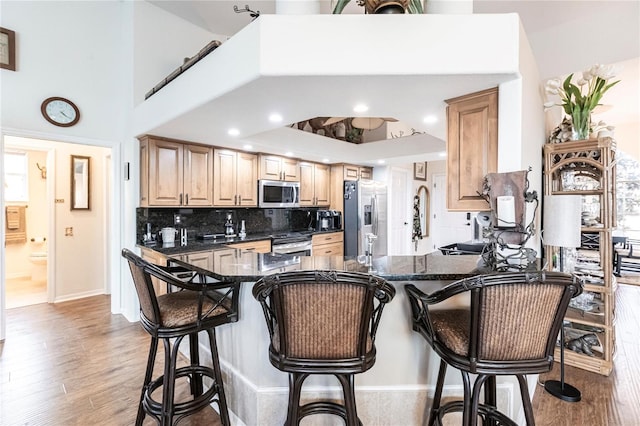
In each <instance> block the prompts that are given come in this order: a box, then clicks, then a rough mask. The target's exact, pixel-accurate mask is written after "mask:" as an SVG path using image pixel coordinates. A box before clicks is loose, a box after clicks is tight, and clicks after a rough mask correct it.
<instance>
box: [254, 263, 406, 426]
mask: <svg viewBox="0 0 640 426" xmlns="http://www.w3.org/2000/svg"><path fill="white" fill-rule="evenodd" d="M394 295H395V289H394V288H393V286H391V285H390V284H389V283H387V282H386V281H385V280H383V279H382V278H378V277H375V276H373V275H367V274H361V273H349V272H338V271H304V272H298V271H294V272H285V273H282V274H276V275H270V276H267V277H264V278H263V279H261V280H260V281H258V282H257V283H256V284H255V285H254V287H253V296H254V297H255V298H256V299H257V300H258V301H259V302H260V303H261V304H262V309H263V311H264V315H265V319H266V320H267V328H268V329H269V336H270V337H271V344H270V345H269V361H271V364H272V365H273V366H274V367H276V368H277V369H278V370H281V371H285V372H287V373H289V407H288V411H287V419H286V422H285V425H288V426H292V425H298V424H299V422H300V420H301V419H302V418H303V417H306V416H308V415H311V414H321V413H322V414H334V415H338V416H340V417H342V418H343V419H344V421H345V423H346V424H347V426H354V425H357V424H361V423H360V420H359V419H358V413H357V410H356V398H355V392H354V385H353V376H354V374H357V373H362V372H364V371H367V370H368V369H370V368H371V367H372V366H373V364H374V363H375V360H376V348H375V345H374V342H375V337H376V330H377V328H378V324H379V322H380V317H381V315H382V309H383V308H384V305H385V304H386V303H388V302H390V301H391V299H393V297H394ZM310 374H331V375H334V376H336V378H337V379H338V380H339V381H340V384H341V385H342V389H343V395H344V404H338V403H336V402H332V401H324V400H323V401H314V402H310V403H307V404H305V405H303V406H300V394H301V391H302V384H303V382H304V380H305V379H306V378H307V377H308V376H309V375H310Z"/></svg>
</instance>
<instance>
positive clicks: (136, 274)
mask: <svg viewBox="0 0 640 426" xmlns="http://www.w3.org/2000/svg"><path fill="white" fill-rule="evenodd" d="M122 257H124V258H125V259H127V261H128V262H129V269H131V276H132V278H133V284H134V286H135V288H136V293H137V294H138V300H139V301H140V310H141V312H142V315H144V317H145V318H146V319H147V320H149V321H150V322H152V323H154V324H160V309H159V308H158V301H157V299H156V292H155V290H154V288H153V283H152V281H151V274H149V272H148V270H147V267H148V266H149V265H150V263H149V262H147V261H146V260H144V259H143V258H141V257H140V256H138V255H136V254H134V253H133V252H132V251H131V250H128V249H123V250H122Z"/></svg>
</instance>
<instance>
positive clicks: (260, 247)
mask: <svg viewBox="0 0 640 426" xmlns="http://www.w3.org/2000/svg"><path fill="white" fill-rule="evenodd" d="M227 245H228V246H229V247H233V248H239V249H242V250H245V251H253V252H255V253H270V252H271V240H260V241H247V242H244V243H234V244H227Z"/></svg>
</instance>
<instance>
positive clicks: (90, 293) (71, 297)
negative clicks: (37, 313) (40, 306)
mask: <svg viewBox="0 0 640 426" xmlns="http://www.w3.org/2000/svg"><path fill="white" fill-rule="evenodd" d="M102 294H105V293H104V289H102V288H101V289H96V290H90V291H83V292H80V293H73V294H67V295H65V296H61V297H56V298H55V299H54V301H53V303H60V302H68V301H70V300H77V299H84V298H85V297H91V296H99V295H102Z"/></svg>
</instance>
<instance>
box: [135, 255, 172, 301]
mask: <svg viewBox="0 0 640 426" xmlns="http://www.w3.org/2000/svg"><path fill="white" fill-rule="evenodd" d="M140 257H142V259H144V260H146V261H147V262H149V263H153V264H154V265H158V266H167V258H166V257H165V256H163V255H162V254H160V253H158V252H157V251H155V250H151V249H148V248H141V249H140ZM151 283H152V284H153V290H154V291H155V292H156V296H160V295H161V294H166V293H167V284H166V283H165V282H164V281H160V280H159V279H157V278H154V277H151Z"/></svg>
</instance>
